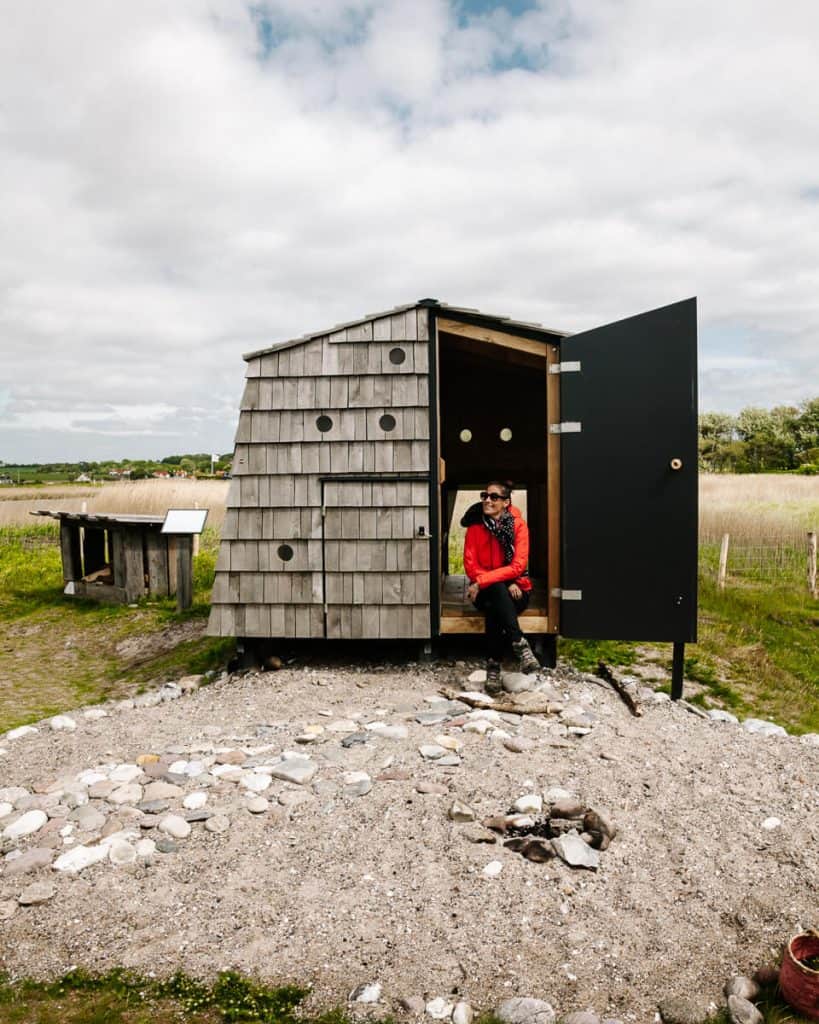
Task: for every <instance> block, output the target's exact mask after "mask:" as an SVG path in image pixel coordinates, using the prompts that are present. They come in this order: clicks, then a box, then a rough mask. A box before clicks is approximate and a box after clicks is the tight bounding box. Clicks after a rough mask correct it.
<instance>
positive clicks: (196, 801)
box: [182, 789, 208, 811]
mask: <svg viewBox="0 0 819 1024" xmlns="http://www.w3.org/2000/svg"><path fill="white" fill-rule="evenodd" d="M207 802H208V794H207V793H204V792H202V790H201V789H198V790H196V791H195V792H193V793H188V795H187V796H186V797H185V799H184V800H183V801H182V806H183V807H184V808H185V809H186V810H188V811H199V810H201V809H202V808H203V807H204V806H205V804H206V803H207Z"/></svg>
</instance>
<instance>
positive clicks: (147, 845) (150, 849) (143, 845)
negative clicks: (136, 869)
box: [134, 839, 156, 857]
mask: <svg viewBox="0 0 819 1024" xmlns="http://www.w3.org/2000/svg"><path fill="white" fill-rule="evenodd" d="M134 849H135V850H136V855H137V857H152V856H153V855H154V854H155V853H156V843H155V842H154V841H153V839H140V840H139V841H138V842H136V843H135V844H134Z"/></svg>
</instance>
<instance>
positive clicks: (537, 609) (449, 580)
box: [441, 576, 549, 633]
mask: <svg viewBox="0 0 819 1024" xmlns="http://www.w3.org/2000/svg"><path fill="white" fill-rule="evenodd" d="M468 587H469V579H468V578H467V577H466V576H445V577H444V583H443V586H442V588H441V632H442V633H482V632H483V628H484V618H483V613H482V612H480V611H478V609H477V608H476V607H475V606H474V605H473V604H472V602H471V601H470V600H469V598H468V597H467V593H466V592H467V588H468ZM546 612H547V594H546V581H545V580H542V579H534V578H533V579H532V598H531V600H530V602H529V607H528V608H527V609H526V611H525V612H523V613H522V614H521V615H520V616H519V618H520V619H521V628H522V629H523V632H524V633H547V632H548V628H549V622H548V618H547V615H546Z"/></svg>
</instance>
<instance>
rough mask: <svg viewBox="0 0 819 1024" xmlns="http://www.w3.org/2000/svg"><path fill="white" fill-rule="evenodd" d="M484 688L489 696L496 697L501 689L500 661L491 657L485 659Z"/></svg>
mask: <svg viewBox="0 0 819 1024" xmlns="http://www.w3.org/2000/svg"><path fill="white" fill-rule="evenodd" d="M484 689H485V690H486V692H487V693H488V694H489V696H490V697H496V696H497V695H498V694H499V693H501V692H502V691H503V686H502V684H501V666H500V662H499V661H493V660H492V658H488V659H487V661H486V684H485V686H484Z"/></svg>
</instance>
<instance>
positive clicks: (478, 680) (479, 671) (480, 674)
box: [466, 668, 486, 685]
mask: <svg viewBox="0 0 819 1024" xmlns="http://www.w3.org/2000/svg"><path fill="white" fill-rule="evenodd" d="M466 681H467V682H468V683H475V684H478V685H480V684H482V683H485V682H486V669H485V668H476V669H475V671H474V672H472V673H471V675H469V676H468V677H467V680H466Z"/></svg>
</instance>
